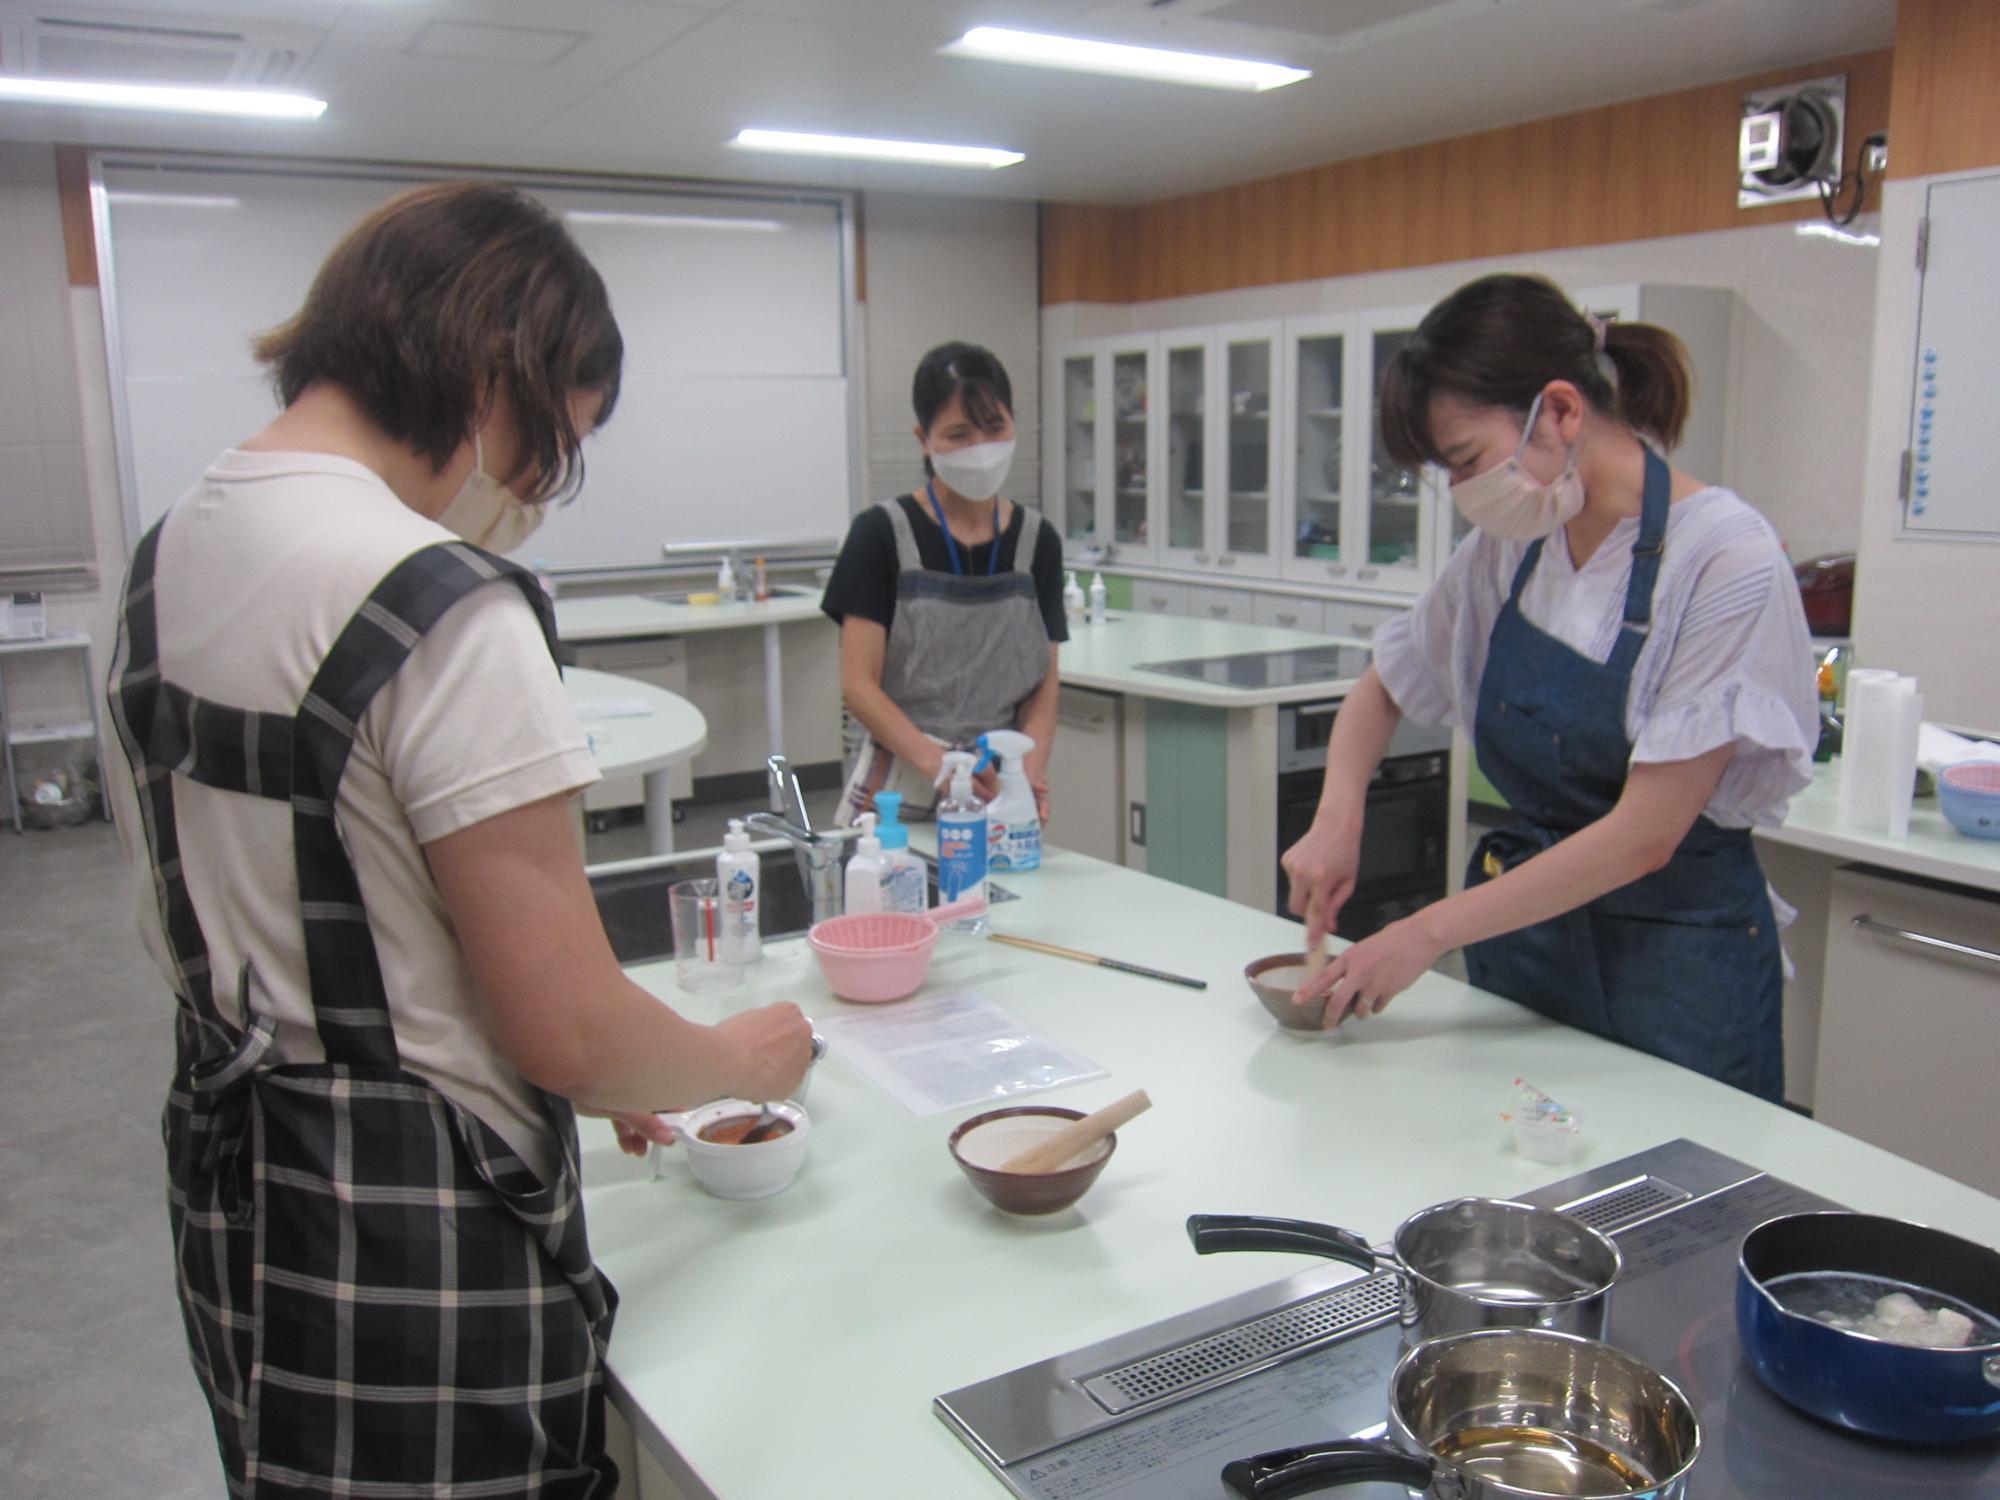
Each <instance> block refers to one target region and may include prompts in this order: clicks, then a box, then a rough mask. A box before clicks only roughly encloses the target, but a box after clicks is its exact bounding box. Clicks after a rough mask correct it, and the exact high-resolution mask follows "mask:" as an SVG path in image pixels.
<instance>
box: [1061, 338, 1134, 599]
mask: <svg viewBox="0 0 2000 1500" xmlns="http://www.w3.org/2000/svg"><path fill="white" fill-rule="evenodd" d="M1157 364H1158V357H1157V345H1156V343H1155V341H1154V339H1153V337H1152V336H1151V335H1150V334H1148V335H1141V336H1139V337H1137V338H1129V337H1128V338H1119V339H1097V340H1091V341H1089V342H1084V343H1076V344H1071V345H1068V346H1066V347H1064V348H1062V349H1061V350H1059V351H1058V352H1057V353H1056V356H1055V357H1054V359H1052V360H1051V362H1050V368H1049V396H1048V399H1047V418H1046V420H1047V423H1048V426H1047V432H1048V440H1047V442H1046V444H1045V446H1044V457H1045V462H1046V465H1047V474H1048V475H1049V476H1054V478H1055V482H1050V480H1049V479H1046V478H1045V480H1044V484H1043V491H1044V496H1045V499H1046V502H1047V503H1048V505H1049V519H1050V520H1051V521H1052V522H1054V523H1055V524H1056V525H1057V526H1058V527H1059V528H1060V529H1061V532H1062V538H1063V550H1064V551H1065V552H1066V553H1069V554H1072V555H1074V554H1076V553H1079V552H1083V551H1085V550H1088V549H1092V548H1098V547H1111V548H1114V549H1115V550H1114V552H1113V553H1112V556H1113V557H1115V558H1120V559H1124V560H1127V561H1146V560H1149V559H1151V558H1152V557H1153V556H1154V554H1155V551H1156V548H1155V545H1154V537H1153V532H1154V524H1153V492H1154V487H1153V468H1154V464H1153V457H1154V455H1153V436H1152V434H1153V418H1154V412H1155V405H1156V403H1155V401H1154V387H1155V385H1156V383H1157V370H1156V366H1157Z"/></svg>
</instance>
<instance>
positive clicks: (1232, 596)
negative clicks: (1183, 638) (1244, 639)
mask: <svg viewBox="0 0 2000 1500" xmlns="http://www.w3.org/2000/svg"><path fill="white" fill-rule="evenodd" d="M1253 597H1254V596H1253V595H1252V594H1250V593H1249V592H1248V591H1247V590H1244V589H1203V588H1190V589H1189V590H1188V613H1189V614H1191V615H1193V616H1194V617H1195V618H1196V619H1197V620H1227V621H1229V622H1230V623H1231V624H1232V625H1254V624H1256V623H1257V618H1256V615H1255V614H1254V612H1253V611H1252V609H1251V604H1250V601H1251V599H1252V598H1253Z"/></svg>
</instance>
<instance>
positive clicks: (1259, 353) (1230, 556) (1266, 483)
mask: <svg viewBox="0 0 2000 1500" xmlns="http://www.w3.org/2000/svg"><path fill="white" fill-rule="evenodd" d="M1282 331H1283V329H1282V325H1281V324H1278V323H1238V324H1232V325H1231V326H1229V327H1226V328H1223V329H1221V330H1220V331H1219V332H1218V334H1217V338H1216V342H1217V345H1218V348H1217V362H1218V368H1217V373H1218V374H1219V375H1220V376H1221V378H1222V381H1223V384H1222V388H1221V390H1220V392H1219V393H1218V397H1219V401H1220V403H1222V404H1223V405H1224V406H1225V410H1224V412H1223V426H1222V438H1221V453H1220V455H1219V457H1220V459H1221V472H1220V479H1221V496H1222V505H1221V510H1220V515H1219V517H1218V519H1219V520H1220V522H1221V526H1222V530H1221V535H1220V536H1218V537H1216V543H1217V547H1216V557H1215V563H1216V566H1217V567H1218V568H1219V569H1221V570H1223V571H1225V572H1240V573H1242V574H1243V575H1245V576H1252V575H1254V576H1258V577H1268V576H1270V575H1272V574H1274V573H1275V572H1276V571H1277V559H1278V541H1279V516H1278V510H1279V506H1278V458H1279V449H1278V433H1279V428H1280V425H1281V424H1280V410H1279V402H1280V399H1281V397H1282V394H1283V391H1282V386H1281V382H1280V378H1279V371H1278V345H1279V339H1280V336H1281V334H1282Z"/></svg>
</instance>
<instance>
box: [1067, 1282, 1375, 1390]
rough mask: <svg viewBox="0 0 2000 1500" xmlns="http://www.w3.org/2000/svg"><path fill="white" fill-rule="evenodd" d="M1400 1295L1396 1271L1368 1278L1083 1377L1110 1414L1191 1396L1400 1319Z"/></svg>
mask: <svg viewBox="0 0 2000 1500" xmlns="http://www.w3.org/2000/svg"><path fill="white" fill-rule="evenodd" d="M1401 1310H1402V1293H1401V1291H1400V1290H1399V1288H1398V1286H1397V1282H1396V1278H1395V1277H1394V1276H1389V1275H1378V1276H1370V1277H1369V1278H1367V1279H1366V1280H1365V1281H1352V1282H1348V1283H1347V1284H1345V1285H1343V1286H1337V1287H1335V1288H1334V1289H1333V1290H1332V1291H1330V1292H1322V1293H1320V1295H1319V1296H1317V1297H1313V1298H1310V1299H1308V1300H1307V1301H1304V1302H1298V1303H1294V1304H1293V1305H1292V1306H1290V1307H1284V1308H1280V1309H1279V1310H1278V1311H1277V1312H1274V1313H1267V1314H1265V1315H1264V1316H1263V1317H1261V1318H1255V1319H1253V1320H1251V1321H1250V1322H1248V1323H1239V1324H1237V1325H1236V1326H1235V1327H1234V1328H1225V1329H1223V1330H1222V1332H1220V1333H1211V1334H1209V1335H1207V1336H1206V1337H1203V1338H1198V1339H1194V1340H1192V1341H1190V1342H1188V1343H1185V1344H1182V1345H1180V1346H1178V1347H1177V1348H1173V1349H1167V1350H1164V1351H1162V1352H1161V1353H1159V1354H1151V1355H1148V1356H1147V1357H1146V1358H1144V1359H1141V1360H1135V1361H1133V1362H1132V1363H1131V1364H1129V1365H1120V1366H1119V1367H1118V1368H1117V1369H1115V1370H1106V1371H1104V1372H1103V1373H1102V1374H1099V1375H1092V1376H1091V1377H1089V1378H1088V1379H1087V1380H1084V1381H1082V1382H1081V1384H1082V1386H1083V1388H1084V1390H1086V1391H1087V1392H1089V1393H1090V1396H1091V1399H1092V1400H1094V1401H1096V1402H1097V1404H1098V1405H1099V1406H1101V1407H1103V1408H1104V1409H1105V1410H1106V1411H1107V1412H1110V1413H1111V1414H1112V1415H1114V1416H1115V1415H1117V1414H1118V1413H1120V1412H1127V1411H1130V1410H1132V1409H1133V1408H1134V1407H1136V1406H1146V1405H1149V1404H1150V1403H1152V1402H1155V1401H1163V1400H1165V1399H1167V1398H1168V1397H1170V1396H1180V1395H1185V1394H1186V1393H1187V1392H1188V1391H1191V1390H1193V1389H1194V1388H1195V1387H1197V1386H1204V1385H1209V1384H1212V1383H1213V1382H1215V1381H1218V1380H1224V1379H1227V1378H1228V1377H1230V1376H1232V1375H1238V1374H1241V1373H1242V1372H1243V1371H1245V1370H1247V1369H1249V1368H1251V1367H1252V1366H1255V1365H1263V1364H1269V1363H1271V1362H1273V1361H1275V1360H1278V1359H1282V1358H1285V1357H1287V1356H1289V1355H1292V1354H1295V1353H1297V1352H1298V1351H1299V1350H1301V1349H1304V1348H1306V1347H1308V1346H1309V1345H1312V1344H1319V1343H1324V1342H1326V1341H1327V1340H1328V1339H1334V1338H1339V1337H1341V1336H1343V1335H1345V1334H1350V1333H1355V1332H1358V1331H1359V1330H1361V1329H1363V1328H1372V1327H1374V1326H1375V1325H1376V1324H1378V1323H1385V1322H1387V1321H1389V1320H1390V1319H1391V1318H1394V1317H1396V1316H1397V1315H1398V1314H1399V1313H1400V1312H1401Z"/></svg>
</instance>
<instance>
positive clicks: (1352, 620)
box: [1325, 599, 1403, 643]
mask: <svg viewBox="0 0 2000 1500" xmlns="http://www.w3.org/2000/svg"><path fill="white" fill-rule="evenodd" d="M1401 613H1403V607H1402V606H1399V605H1394V604H1356V603H1354V602H1353V601H1352V600H1350V599H1329V600H1327V601H1326V627H1325V628H1326V633H1327V634H1328V635H1345V636H1351V637H1353V638H1354V639H1355V640H1357V641H1368V642H1371V643H1372V642H1373V641H1374V639H1375V632H1376V631H1377V630H1379V629H1381V627H1382V626H1384V625H1386V624H1388V623H1389V621H1391V620H1393V619H1395V618H1396V616H1397V615H1400V614H1401Z"/></svg>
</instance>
